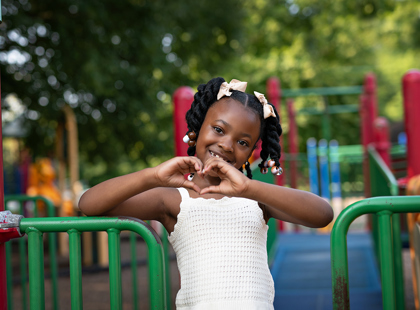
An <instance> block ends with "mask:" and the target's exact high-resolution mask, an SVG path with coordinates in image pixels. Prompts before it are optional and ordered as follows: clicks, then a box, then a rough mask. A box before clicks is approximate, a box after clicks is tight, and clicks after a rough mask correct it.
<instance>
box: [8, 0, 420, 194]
mask: <svg viewBox="0 0 420 310" xmlns="http://www.w3.org/2000/svg"><path fill="white" fill-rule="evenodd" d="M1 3H2V8H1V9H2V16H3V23H2V24H1V25H0V50H1V51H0V67H1V87H2V94H1V95H2V115H3V126H4V128H3V131H4V136H5V137H10V138H11V140H12V141H13V142H8V140H7V139H6V140H5V166H6V168H7V165H8V164H9V165H10V164H13V162H16V158H17V157H19V158H20V159H19V160H20V161H22V160H23V159H22V156H25V158H27V157H28V156H29V158H30V159H31V161H32V162H33V161H35V160H36V159H37V158H44V157H49V158H56V157H57V152H59V151H57V147H56V145H57V143H56V142H57V137H58V133H57V131H58V130H59V128H60V124H62V123H63V122H64V119H65V118H66V115H68V114H69V113H70V114H74V115H73V116H74V117H75V120H76V123H77V129H78V144H79V146H78V156H79V164H80V166H79V172H80V180H82V184H83V186H92V185H95V184H96V183H98V182H100V181H103V180H105V179H108V178H110V177H113V176H117V175H121V174H124V173H128V172H132V171H134V170H138V169H142V168H144V167H147V166H154V165H156V164H158V163H160V162H162V161H164V160H166V159H168V158H170V157H172V156H173V154H174V143H173V127H172V110H173V107H172V101H171V99H172V94H173V92H174V91H175V89H176V88H177V87H179V86H182V85H188V86H191V87H192V88H193V89H195V88H196V87H197V85H199V84H201V83H206V82H207V81H208V80H209V79H211V78H213V77H216V76H222V77H224V78H225V79H226V80H228V81H230V79H232V78H237V79H240V80H244V81H248V85H249V86H248V92H250V93H252V92H253V91H254V90H256V91H259V92H265V84H266V81H267V79H268V78H269V77H270V76H275V77H277V78H278V79H279V80H280V82H281V87H282V89H294V88H307V87H329V86H352V85H362V84H363V79H364V75H365V74H366V73H368V72H373V73H374V74H375V75H376V78H377V84H378V102H379V112H378V114H379V115H383V116H386V117H387V118H388V119H389V121H390V122H391V129H392V126H394V127H395V126H398V122H400V121H401V120H402V117H403V110H402V103H401V77H402V75H403V74H404V73H405V72H406V71H407V70H408V69H410V68H412V67H416V66H417V67H418V58H417V57H416V55H418V52H419V50H420V31H419V30H420V19H419V17H420V3H419V2H418V1H414V0H412V1H403V0H401V1H395V0H354V1H336V0H334V1H332V0H331V1H329V0H323V1H309V0H287V1H280V0H277V1H271V0H252V1H251V0H241V1H217V0H211V1H210V0H201V1H192V0H184V1H171V2H170V1H159V0H157V1H146V0H125V1H118V2H117V1H111V0H102V1H78V0H72V1H68V0H55V1H47V0H45V1H28V0H3V1H2V2H1ZM357 103H358V98H357V96H331V97H329V105H339V104H357ZM322 105H323V102H322V98H321V97H305V98H297V99H296V100H295V109H296V110H299V109H300V108H302V107H320V106H322ZM65 107H69V108H71V109H70V110H71V111H69V110H66V108H65ZM66 113H67V114H66ZM282 114H283V115H285V114H286V113H282ZM330 121H331V122H330V126H331V132H333V137H332V138H335V139H336V140H337V141H338V143H339V144H340V145H355V144H360V136H361V135H360V119H359V117H358V116H356V115H355V114H352V113H344V114H340V115H337V116H334V117H333V118H331V120H330ZM282 125H283V127H284V133H285V134H287V132H288V123H287V119H285V120H283V121H282ZM297 125H298V132H299V151H300V152H304V151H305V143H306V140H307V138H309V137H315V138H316V139H320V138H322V132H321V131H322V129H321V124H320V121H319V116H317V115H300V116H298V117H297ZM67 129H68V128H67ZM63 143H64V148H65V147H66V145H67V144H66V143H67V142H66V139H64V140H63ZM284 143H285V144H286V145H285V147H287V141H285V142H284ZM22 152H24V153H25V154H24V155H22ZM16 154H18V155H16ZM9 155H10V156H9ZM64 156H67V155H64Z"/></svg>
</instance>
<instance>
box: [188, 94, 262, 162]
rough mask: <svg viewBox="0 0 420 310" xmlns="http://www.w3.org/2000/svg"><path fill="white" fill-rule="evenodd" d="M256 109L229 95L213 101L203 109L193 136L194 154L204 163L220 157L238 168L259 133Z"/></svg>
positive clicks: (251, 148)
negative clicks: (198, 127) (199, 123)
mask: <svg viewBox="0 0 420 310" xmlns="http://www.w3.org/2000/svg"><path fill="white" fill-rule="evenodd" d="M260 125H261V123H260V118H259V116H258V114H257V113H256V112H254V111H253V110H251V109H250V108H246V107H244V106H243V105H242V104H241V103H240V102H238V101H236V100H234V99H231V98H229V97H225V98H222V99H221V100H219V101H218V102H216V103H214V104H213V105H212V106H211V107H210V109H209V110H208V111H207V114H206V118H205V119H204V123H203V125H202V126H201V129H200V134H199V136H198V139H197V146H196V153H197V157H198V158H199V159H200V160H201V161H202V162H203V163H204V164H205V163H206V161H207V160H208V159H210V158H211V157H220V158H221V159H223V160H224V161H226V162H228V163H229V164H231V165H233V166H235V168H237V169H239V168H240V167H242V165H243V164H244V163H245V162H246V161H247V160H248V158H249V157H250V156H251V153H252V151H253V149H254V146H255V143H257V141H258V138H259V136H260Z"/></svg>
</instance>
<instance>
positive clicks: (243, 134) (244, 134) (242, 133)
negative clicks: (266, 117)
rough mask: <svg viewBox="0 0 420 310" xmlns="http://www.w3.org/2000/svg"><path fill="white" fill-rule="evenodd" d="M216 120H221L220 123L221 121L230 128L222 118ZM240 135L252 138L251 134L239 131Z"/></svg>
mask: <svg viewBox="0 0 420 310" xmlns="http://www.w3.org/2000/svg"><path fill="white" fill-rule="evenodd" d="M216 122H221V123H222V124H223V125H225V126H226V127H229V128H232V126H231V125H230V124H229V123H227V122H225V121H224V120H222V119H217V120H216ZM241 135H242V136H245V137H247V138H250V139H251V140H252V137H251V135H250V134H248V133H245V132H241Z"/></svg>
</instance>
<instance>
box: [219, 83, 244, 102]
mask: <svg viewBox="0 0 420 310" xmlns="http://www.w3.org/2000/svg"><path fill="white" fill-rule="evenodd" d="M247 84H248V83H247V82H241V81H239V80H235V79H233V80H232V81H230V83H229V84H228V83H227V82H223V83H222V85H220V89H219V93H218V94H217V100H220V98H222V97H223V96H228V97H229V96H230V95H232V92H231V90H239V91H242V92H245V90H246V85H247Z"/></svg>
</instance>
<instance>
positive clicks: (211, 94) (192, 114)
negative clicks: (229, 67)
mask: <svg viewBox="0 0 420 310" xmlns="http://www.w3.org/2000/svg"><path fill="white" fill-rule="evenodd" d="M224 81H225V80H224V79H223V78H221V77H218V78H214V79H212V80H210V81H209V82H208V83H207V84H201V85H199V86H198V88H197V92H196V93H195V95H194V101H193V103H192V104H191V108H190V109H189V110H188V112H187V114H186V116H185V119H186V121H187V125H188V132H190V131H194V132H195V133H196V135H197V137H196V139H198V135H199V134H200V129H201V125H202V124H203V122H204V119H205V118H206V114H207V111H208V109H209V108H210V106H211V105H212V104H213V103H214V102H216V101H217V93H218V92H219V89H220V85H222V83H223V82H224ZM188 132H187V133H188ZM187 153H188V155H189V156H194V155H195V146H190V147H188V150H187Z"/></svg>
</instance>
